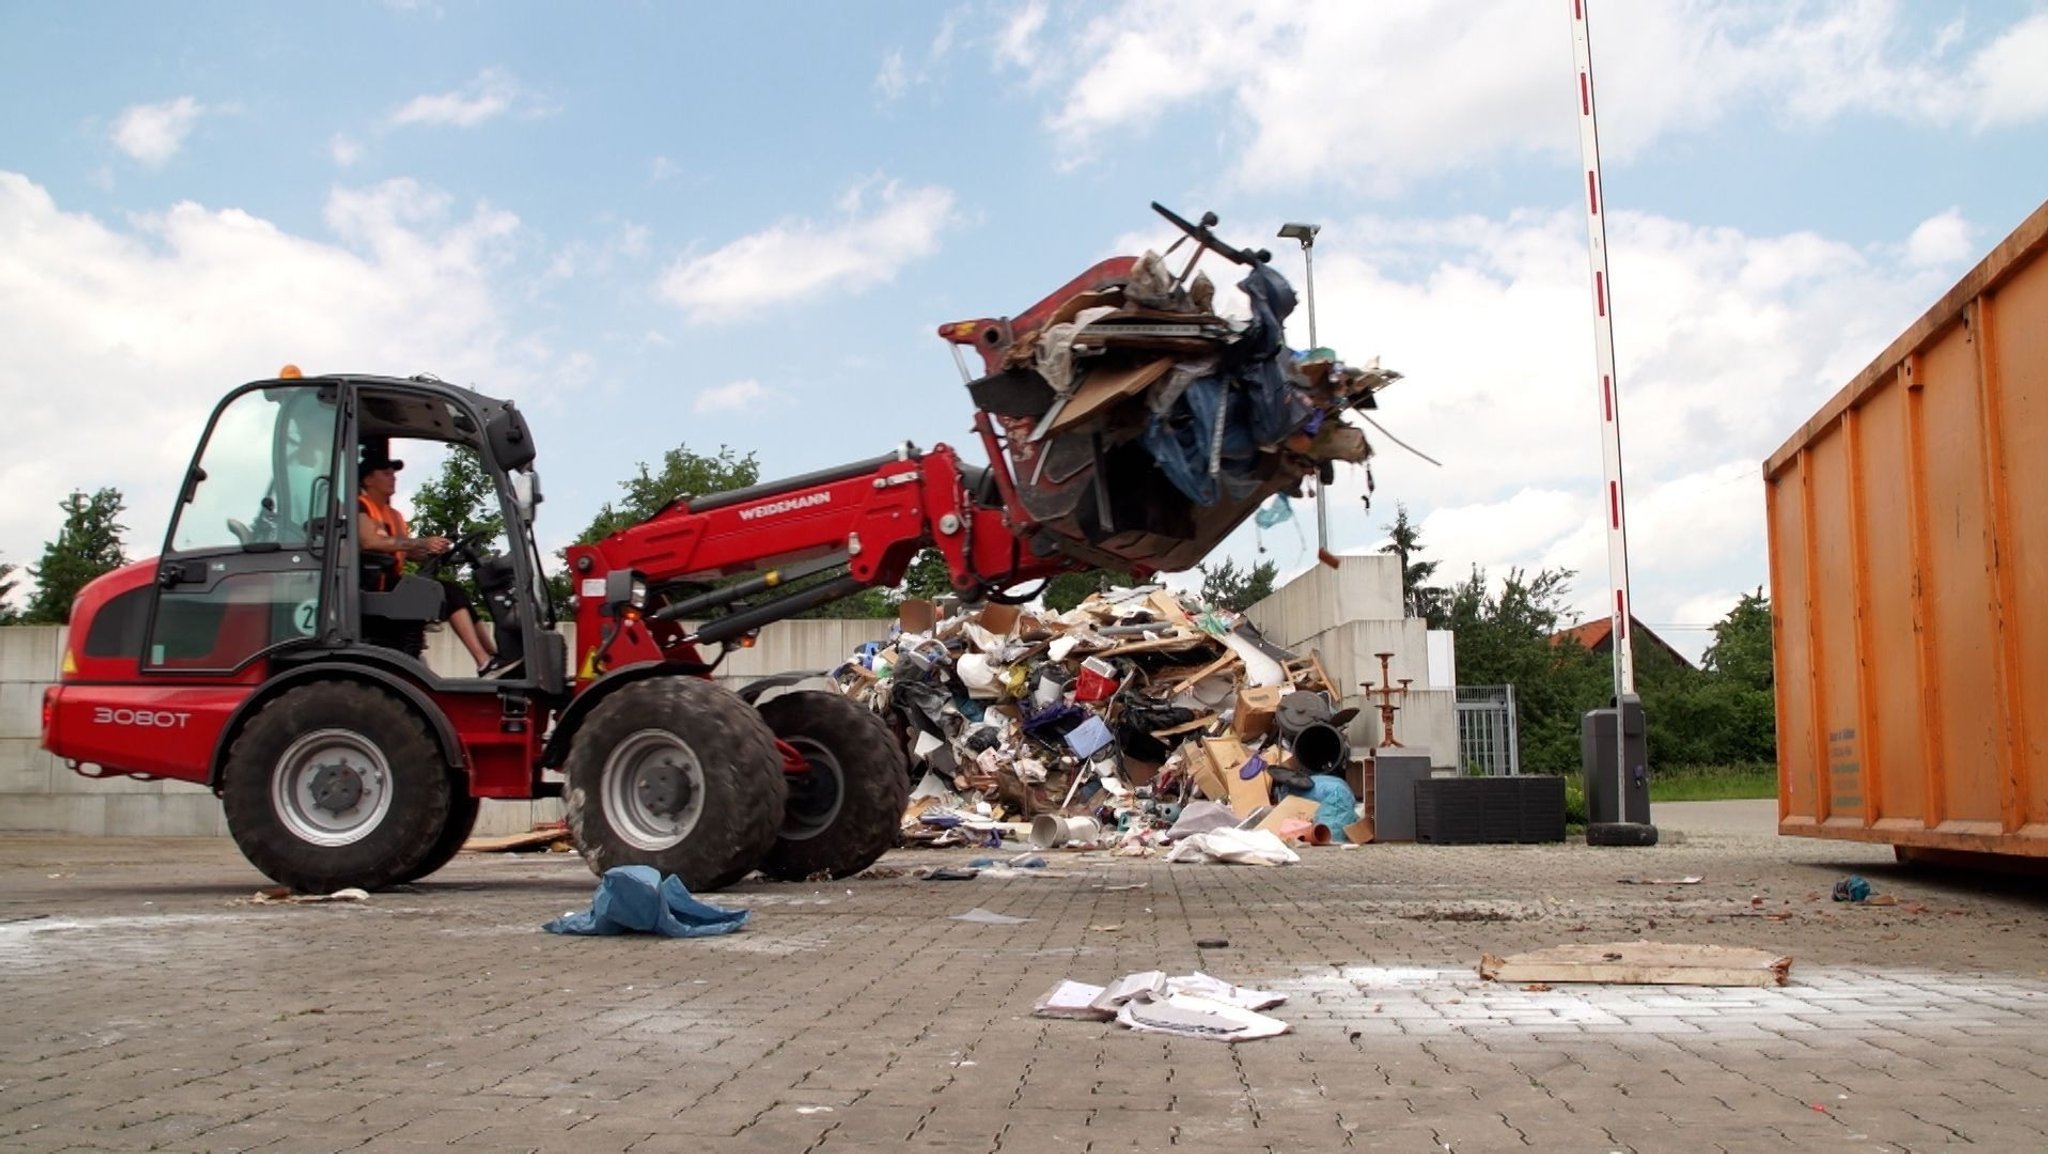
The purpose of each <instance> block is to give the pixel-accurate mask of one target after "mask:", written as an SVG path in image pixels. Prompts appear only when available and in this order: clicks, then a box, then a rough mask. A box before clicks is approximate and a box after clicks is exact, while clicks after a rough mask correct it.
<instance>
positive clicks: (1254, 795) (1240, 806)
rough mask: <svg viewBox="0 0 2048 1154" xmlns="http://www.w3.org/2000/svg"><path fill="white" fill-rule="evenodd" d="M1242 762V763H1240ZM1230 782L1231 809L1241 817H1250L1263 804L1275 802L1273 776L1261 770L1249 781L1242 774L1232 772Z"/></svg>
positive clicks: (1229, 777)
mask: <svg viewBox="0 0 2048 1154" xmlns="http://www.w3.org/2000/svg"><path fill="white" fill-rule="evenodd" d="M1240 764H1242V763H1240ZM1228 780H1229V782H1230V810H1231V812H1232V813H1235V814H1237V815H1238V816H1239V817H1250V816H1251V815H1252V813H1253V811H1255V810H1257V809H1259V808H1260V807H1261V806H1266V805H1271V804H1272V803H1273V777H1272V775H1271V774H1269V773H1267V772H1266V771H1265V770H1263V769H1262V770H1260V771H1259V772H1258V773H1257V774H1256V775H1255V776H1253V777H1252V778H1251V779H1250V780H1249V781H1247V780H1246V779H1245V778H1244V777H1243V776H1242V775H1240V774H1238V773H1236V772H1232V773H1231V774H1229V775H1228Z"/></svg>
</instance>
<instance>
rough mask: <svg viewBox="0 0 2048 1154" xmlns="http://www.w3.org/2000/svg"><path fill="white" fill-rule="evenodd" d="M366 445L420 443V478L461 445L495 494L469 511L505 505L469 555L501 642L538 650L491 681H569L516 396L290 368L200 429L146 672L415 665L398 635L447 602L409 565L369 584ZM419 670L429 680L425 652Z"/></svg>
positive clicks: (402, 448)
mask: <svg viewBox="0 0 2048 1154" xmlns="http://www.w3.org/2000/svg"><path fill="white" fill-rule="evenodd" d="M366 451H375V452H380V453H389V454H398V455H405V454H410V455H411V456H412V459H413V461H414V462H415V468H416V469H417V470H418V471H416V472H415V473H413V474H412V475H411V476H410V477H409V478H408V480H410V481H411V482H412V486H411V487H412V489H413V490H415V491H416V489H417V486H418V485H419V484H420V483H422V482H424V481H427V480H431V479H432V478H433V475H434V469H435V468H436V466H437V465H438V462H439V461H440V460H441V459H443V458H444V457H445V456H446V455H447V454H450V453H461V454H465V455H466V457H467V461H468V463H469V465H470V466H471V467H472V468H473V469H474V471H475V474H476V475H477V476H478V477H479V479H480V481H481V485H480V486H479V487H480V488H481V489H482V490H483V491H484V492H485V494H486V496H485V498H484V501H483V503H482V505H481V507H480V508H478V509H476V510H475V511H474V515H476V516H478V517H488V516H490V515H493V514H495V515H497V516H498V517H500V518H502V521H501V524H502V528H500V529H499V531H498V532H497V534H496V536H495V537H493V538H489V539H484V538H481V537H479V538H478V539H475V540H473V541H472V542H471V545H472V548H473V556H472V557H470V558H467V559H466V560H469V561H471V562H472V563H473V564H474V568H475V570H476V572H477V575H478V577H479V579H480V584H484V585H486V586H488V589H489V590H490V591H491V592H490V593H489V615H490V618H491V627H494V628H495V629H496V631H497V637H498V644H499V647H500V649H501V650H511V651H514V652H519V653H522V654H523V655H525V656H527V658H528V663H527V666H526V669H525V670H524V671H523V672H522V673H521V674H520V675H518V676H516V677H513V678H509V679H506V682H502V683H500V684H499V686H498V687H500V688H503V687H505V685H506V684H525V685H529V686H535V687H538V688H540V689H541V690H542V691H544V692H549V693H558V692H560V691H561V689H562V686H563V665H564V664H565V659H564V658H563V657H562V656H561V655H560V654H561V652H562V646H561V644H560V641H559V638H556V637H555V636H554V634H553V626H554V619H553V613H552V609H551V605H550V600H549V598H548V596H547V594H546V585H545V579H544V576H543V574H542V570H541V565H540V558H539V555H538V552H537V550H536V547H535V540H534V535H533V517H534V506H535V505H536V504H537V503H538V497H539V479H538V477H537V476H535V475H534V473H533V472H532V465H533V461H534V455H535V454H534V446H533V441H532V437H531V436H530V434H529V433H528V431H527V428H526V424H525V420H524V418H523V417H521V416H520V414H519V412H518V410H516V409H515V408H513V407H512V406H511V405H509V404H507V403H505V402H501V401H496V400H493V399H491V398H488V397H484V396H481V395H479V394H476V393H473V392H470V391H469V390H466V389H460V388H457V387H455V386H452V385H448V384H446V383H444V382H441V381H438V380H434V379H432V378H411V379H396V378H387V377H355V376H329V377H299V376H297V375H295V374H294V373H293V372H292V371H290V370H287V372H286V373H285V374H283V375H281V376H280V377H279V378H278V379H275V380H270V381H261V382H257V383H254V384H251V385H247V386H244V387H243V388H241V389H238V390H236V391H235V392H233V393H231V394H229V395H228V397H227V398H226V399H225V400H223V401H222V402H221V403H220V405H219V407H218V408H216V409H215V411H214V414H213V418H212V420H211V421H209V423H208V425H207V429H206V433H205V436H204V437H203V439H202V440H201V442H200V445H199V449H198V451H197V453H196V454H195V455H194V457H193V460H192V465H191V467H190V468H189V469H188V470H187V472H186V475H185V479H184V482H183V484H182V486H181V488H180V492H179V495H178V502H177V506H176V508H175V509H174V511H173V514H172V519H171V525H170V529H169V532H168V534H167V535H166V537H165V541H164V548H163V552H162V555H161V558H160V560H159V562H158V570H157V574H156V582H155V585H154V588H153V590H152V591H151V593H150V596H151V597H152V599H153V603H152V605H151V606H150V609H151V611H150V613H149V614H148V623H147V626H146V629H145V630H144V638H143V641H144V644H143V646H142V670H143V672H145V673H169V674H187V675H206V674H222V675H233V674H237V673H241V672H243V671H244V670H246V669H248V668H249V667H250V666H251V665H252V663H254V662H255V661H256V660H257V659H258V658H261V657H270V658H272V659H274V660H275V661H277V662H283V663H287V664H290V663H296V662H299V661H304V660H318V659H327V658H332V657H335V656H343V655H352V656H351V659H356V660H371V661H377V662H383V663H390V662H394V661H396V662H398V663H401V664H403V663H406V662H414V663H416V661H417V654H416V653H411V654H408V653H405V652H403V651H402V649H400V648H398V647H395V646H393V645H392V644H391V639H392V638H393V637H394V636H403V635H405V634H406V633H407V631H408V629H409V630H410V633H411V635H412V636H418V633H419V630H420V629H422V628H424V627H425V626H426V625H427V623H428V621H430V620H431V619H432V618H433V617H435V616H436V615H437V613H436V610H437V609H438V608H439V597H438V593H439V585H438V584H436V583H435V582H434V581H433V580H432V579H431V578H422V577H408V578H407V579H406V580H405V581H404V582H403V583H402V588H401V589H400V590H398V591H391V592H385V593H381V594H380V593H365V592H364V591H363V589H362V580H361V567H362V563H363V559H362V557H361V556H360V555H359V548H358V546H359V540H358V536H359V535H358V532H357V521H356V510H357V501H356V495H357V492H358V486H359V484H360V478H359V477H358V475H357V469H358V462H359V461H360V460H361V459H362V456H363V454H364V453H365V452H366ZM417 519H418V518H415V520H417ZM427 528H428V527H426V526H422V527H421V530H420V531H421V532H425V531H427ZM432 529H433V531H435V532H437V533H448V528H444V527H441V526H433V527H432ZM450 535H452V534H450ZM447 576H449V577H450V578H453V577H455V576H456V572H455V570H454V566H453V565H450V566H449V572H448V573H447ZM479 608H480V609H481V608H484V605H483V604H482V603H481V602H480V604H479ZM394 625H396V626H398V627H399V628H397V629H396V631H394ZM379 642H383V643H384V644H382V645H381V646H380V645H379V644H378V643H379ZM415 673H416V675H418V676H420V677H421V678H422V679H423V680H436V679H435V678H433V676H432V675H431V674H429V673H427V672H426V669H425V667H424V666H423V665H422V666H419V667H418V669H417V670H415Z"/></svg>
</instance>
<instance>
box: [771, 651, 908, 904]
mask: <svg viewBox="0 0 2048 1154" xmlns="http://www.w3.org/2000/svg"><path fill="white" fill-rule="evenodd" d="M761 717H762V719H763V720H765V721H767V723H768V728H770V729H772V730H774V731H775V736H776V737H779V738H781V739H782V740H783V741H786V742H788V743H789V744H790V745H792V746H794V747H796V750H797V752H799V753H801V754H803V755H804V760H805V761H807V762H809V763H810V766H811V771H810V773H809V774H806V775H803V776H802V777H792V778H791V779H790V789H789V805H788V808H787V809H786V810H785V811H784V816H783V819H782V831H781V836H780V837H778V838H777V839H776V842H775V848H774V849H771V850H769V851H768V856H767V857H766V858H765V859H763V860H762V862H761V872H762V873H765V874H767V875H768V876H769V877H772V878H779V879H781V880H782V881H803V880H804V879H806V878H811V877H817V876H819V875H821V874H822V875H824V876H827V877H834V878H843V877H851V876H852V875H854V874H857V873H859V872H860V871H862V870H864V869H866V868H868V867H869V866H871V865H873V864H875V861H876V859H877V858H880V857H881V856H882V855H883V854H885V853H887V852H889V850H890V849H891V848H892V847H893V846H895V844H896V841H897V834H898V831H899V829H900V827H901V825H902V823H903V807H904V805H905V804H906V803H907V802H908V801H909V797H910V774H909V770H908V769H907V768H906V759H905V758H904V756H903V747H902V746H901V745H900V744H899V743H898V742H897V741H896V738H895V735H894V734H892V733H890V732H889V726H888V723H886V722H884V721H883V720H882V719H881V718H880V717H878V716H876V714H875V713H874V711H873V710H870V709H867V708H865V707H863V706H862V705H860V704H859V703H858V702H856V701H854V700H852V699H851V698H848V697H844V696H841V695H840V694H837V693H822V692H809V691H806V692H801V693H785V694H783V695H781V696H779V697H776V698H774V699H773V700H771V701H769V702H768V704H766V705H763V706H762V707H761Z"/></svg>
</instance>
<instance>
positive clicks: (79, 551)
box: [24, 489, 128, 625]
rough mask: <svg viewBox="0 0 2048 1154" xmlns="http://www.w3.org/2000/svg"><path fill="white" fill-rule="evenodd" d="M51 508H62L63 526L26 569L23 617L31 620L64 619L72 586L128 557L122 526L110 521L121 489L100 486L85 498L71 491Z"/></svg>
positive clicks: (80, 586) (77, 586) (79, 586)
mask: <svg viewBox="0 0 2048 1154" xmlns="http://www.w3.org/2000/svg"><path fill="white" fill-rule="evenodd" d="M57 507H58V508H59V509H62V510H64V525H63V527H62V528H60V529H58V530H57V539H56V540H54V541H50V542H48V543H46V544H45V545H44V546H43V563H42V564H41V565H38V566H35V567H33V568H31V569H30V570H29V572H30V573H32V574H33V575H34V576H35V579H36V591H35V594H34V596H32V597H30V598H29V603H28V613H27V615H26V617H25V618H24V619H25V620H26V621H28V622H29V623H30V624H34V625H62V624H64V623H66V622H68V621H70V620H71V602H72V600H73V599H74V598H76V597H77V596H78V591H79V590H80V589H83V588H85V586H86V583H87V582H89V581H91V580H92V579H93V578H95V577H98V576H99V575H100V574H102V573H106V572H110V571H112V570H114V569H118V568H120V567H121V566H122V565H125V564H127V562H128V558H127V555H126V554H124V553H123V552H122V551H121V532H122V530H123V529H125V528H127V526H125V525H122V524H121V523H120V522H118V521H117V520H115V518H117V517H119V516H120V515H121V513H122V512H123V511H124V510H125V509H126V508H127V506H126V505H124V504H123V503H122V501H121V490H119V489H100V490H97V491H95V492H94V493H93V494H92V495H91V496H90V497H88V496H86V495H85V494H84V493H83V492H79V491H73V492H72V494H71V496H70V497H68V498H66V499H65V500H64V501H63V502H61V503H60V504H58V506H57Z"/></svg>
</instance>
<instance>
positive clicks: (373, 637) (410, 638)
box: [363, 573, 446, 659]
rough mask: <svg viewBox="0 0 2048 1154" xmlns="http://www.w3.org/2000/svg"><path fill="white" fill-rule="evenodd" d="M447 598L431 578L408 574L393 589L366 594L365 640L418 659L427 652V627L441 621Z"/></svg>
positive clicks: (369, 590) (367, 592) (364, 614)
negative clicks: (444, 602)
mask: <svg viewBox="0 0 2048 1154" xmlns="http://www.w3.org/2000/svg"><path fill="white" fill-rule="evenodd" d="M445 597H446V594H445V593H444V592H443V591H442V588H441V583H440V582H439V581H436V580H434V579H433V578H431V577H420V576H417V575H414V574H410V573H409V574H406V575H404V576H402V577H400V578H399V579H398V581H397V583H396V584H394V585H392V587H391V588H389V589H384V590H377V589H368V588H365V589H364V590H363V640H364V641H366V642H368V643H369V644H371V645H376V646H380V647H382V648H385V649H396V650H398V651H399V652H401V653H404V654H406V655H407V656H409V657H413V658H415V659H417V658H418V657H419V656H420V655H421V654H423V653H425V652H426V649H427V624H428V622H432V621H439V620H440V619H441V616H442V613H441V611H442V602H443V599H444V598H445Z"/></svg>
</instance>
